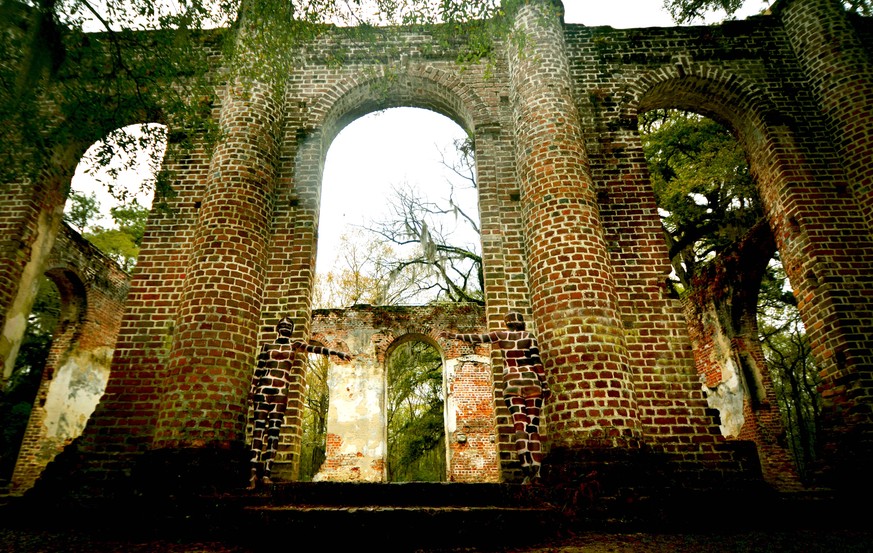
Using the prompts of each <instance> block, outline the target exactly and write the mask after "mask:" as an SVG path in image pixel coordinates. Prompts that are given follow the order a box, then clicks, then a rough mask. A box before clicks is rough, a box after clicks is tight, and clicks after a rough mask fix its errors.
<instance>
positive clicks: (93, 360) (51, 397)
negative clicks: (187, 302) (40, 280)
mask: <svg viewBox="0 0 873 553" xmlns="http://www.w3.org/2000/svg"><path fill="white" fill-rule="evenodd" d="M45 275H46V276H47V277H48V278H49V279H51V281H52V282H53V283H54V284H55V286H56V287H57V288H58V292H59V293H60V302H61V305H60V318H59V321H58V324H57V327H56V328H55V330H54V334H53V339H52V345H51V350H50V351H49V355H48V358H47V360H46V364H45V367H44V369H43V374H42V380H41V382H40V386H39V389H38V391H37V394H36V398H35V400H34V405H33V410H32V411H31V415H30V420H29V422H28V425H27V430H26V431H25V435H24V439H23V441H22V444H21V448H20V451H19V456H18V461H17V463H16V465H15V471H14V473H13V475H12V480H11V486H10V489H11V491H12V492H13V493H20V492H22V491H24V490H27V489H29V488H30V487H31V486H33V483H34V482H35V481H36V479H37V478H38V477H39V475H40V473H41V472H42V470H43V469H44V468H45V466H46V465H47V464H48V463H49V462H50V461H51V460H52V459H54V457H55V456H56V455H57V454H58V453H60V452H61V451H62V450H63V448H64V447H65V446H67V445H69V444H70V443H71V442H72V441H73V440H74V439H75V438H76V437H78V436H79V435H80V434H81V433H82V431H83V430H84V428H85V425H86V423H87V421H88V419H89V418H90V416H91V413H92V412H93V411H94V409H95V408H96V406H97V403H98V402H99V400H100V398H101V396H102V395H103V391H104V390H105V388H106V383H107V381H108V380H109V373H110V365H111V361H112V352H113V349H114V346H115V342H116V339H117V337H118V330H119V326H120V324H121V317H122V314H123V313H124V305H125V300H126V299H127V290H128V286H129V277H128V275H127V274H126V273H125V272H124V271H122V270H121V269H120V268H119V267H118V266H117V265H116V264H115V263H114V262H113V261H112V260H110V259H109V258H108V257H106V256H105V255H104V254H102V253H101V252H100V251H99V250H97V249H96V248H95V247H94V246H92V245H91V244H90V243H88V242H86V241H85V240H84V239H83V238H82V237H81V236H80V235H79V234H78V233H77V232H76V231H74V230H72V229H71V228H70V227H68V226H66V225H63V226H62V227H61V231H60V233H59V234H58V236H57V238H56V239H55V241H54V244H53V246H52V249H51V252H50V255H49V256H48V264H47V268H46V271H45Z"/></svg>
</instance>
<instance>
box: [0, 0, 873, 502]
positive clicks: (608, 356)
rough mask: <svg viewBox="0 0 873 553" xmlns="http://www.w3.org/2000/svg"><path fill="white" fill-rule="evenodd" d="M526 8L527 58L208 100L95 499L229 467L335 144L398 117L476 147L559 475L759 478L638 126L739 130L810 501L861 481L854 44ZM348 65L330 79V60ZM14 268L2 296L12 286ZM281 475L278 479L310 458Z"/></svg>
mask: <svg viewBox="0 0 873 553" xmlns="http://www.w3.org/2000/svg"><path fill="white" fill-rule="evenodd" d="M540 9H541V6H540V4H539V3H537V2H533V3H529V4H526V5H524V6H522V7H519V8H518V11H517V12H515V13H514V14H513V15H512V17H513V18H514V19H513V21H514V25H515V28H516V29H517V30H518V31H520V32H524V33H525V34H526V35H527V36H529V37H531V38H533V40H531V41H530V47H531V48H532V49H533V51H532V52H528V53H526V55H518V52H517V51H515V50H513V48H512V47H509V48H505V50H502V51H501V52H500V53H499V54H498V55H495V56H494V57H493V59H492V60H491V62H490V63H487V64H486V63H482V64H470V65H467V66H465V67H463V68H461V67H459V66H458V65H457V64H456V63H455V61H454V60H455V57H456V53H455V52H453V51H441V50H440V49H439V47H437V46H436V44H435V41H434V39H433V37H432V36H431V35H430V34H429V33H428V32H427V31H426V30H422V31H409V32H399V33H391V34H389V33H386V34H385V35H384V36H383V37H381V38H380V39H379V40H377V41H376V42H375V44H378V46H374V45H373V44H374V43H357V42H355V39H354V37H353V36H351V35H347V34H346V33H344V32H343V31H339V30H337V31H336V32H334V33H330V34H328V35H327V36H324V37H322V38H321V39H319V41H318V42H317V43H316V44H314V45H313V46H312V47H311V48H310V49H309V50H308V51H307V52H306V55H302V57H301V63H300V64H299V65H298V67H296V69H295V70H294V71H293V72H292V73H291V74H289V75H288V77H287V80H286V81H285V83H284V85H285V86H284V87H283V89H282V92H281V93H277V92H276V91H275V89H273V88H271V87H267V86H264V87H258V86H257V85H255V88H254V89H253V92H252V93H251V94H241V93H239V92H238V90H237V89H236V88H225V87H218V88H217V90H218V97H219V100H218V101H217V102H216V104H215V106H214V115H215V117H216V119H217V120H218V121H219V122H220V124H221V126H222V128H223V129H224V130H225V134H224V136H223V138H222V140H221V141H220V142H219V144H218V145H217V147H216V149H215V150H214V151H213V152H211V153H210V152H208V151H207V149H206V148H205V146H204V147H201V148H195V149H194V150H192V151H190V152H188V153H187V154H186V155H185V156H184V157H175V158H174V157H172V156H170V157H168V160H167V162H166V166H167V168H168V169H169V170H171V171H172V174H173V175H174V181H173V183H172V184H173V186H174V188H175V189H176V191H177V192H178V195H177V196H176V197H175V198H173V199H172V200H171V201H170V204H171V205H170V207H171V209H172V211H171V212H155V213H153V214H152V216H151V218H150V220H149V226H148V229H147V232H146V236H145V238H144V242H143V246H142V253H141V255H140V260H139V263H138V266H137V271H136V273H135V274H134V275H133V280H132V283H131V290H130V294H129V296H128V307H127V311H126V313H125V316H124V318H123V320H122V322H121V331H120V334H119V340H118V343H117V345H116V351H115V356H114V358H113V362H112V375H111V378H110V380H109V383H108V386H107V391H106V394H105V395H104V398H103V400H102V401H101V404H100V405H99V406H98V408H97V411H96V412H95V414H94V416H92V418H91V421H90V422H89V425H88V428H87V429H86V431H85V434H84V435H83V436H82V438H81V439H80V440H78V443H77V449H76V455H79V456H80V457H81V458H84V459H87V460H88V466H89V467H90V468H91V469H92V470H90V473H89V474H90V476H89V477H90V478H92V479H93V480H94V482H95V486H97V487H99V483H100V481H101V479H102V478H112V477H113V475H117V474H118V473H119V472H120V469H119V467H129V466H131V465H132V464H133V465H135V464H137V463H138V462H140V461H138V459H139V458H140V457H141V456H143V455H145V456H146V458H148V456H149V455H150V454H152V455H153V454H155V453H161V454H165V453H168V452H178V453H179V454H180V456H182V457H184V456H185V455H195V456H196V455H198V452H202V451H204V448H206V449H209V451H226V452H229V453H228V455H229V456H233V455H237V454H239V455H243V456H244V446H243V445H242V442H243V441H244V433H245V432H244V429H245V418H246V417H245V413H246V396H247V392H248V387H249V378H250V367H251V362H252V359H253V355H254V353H253V352H255V351H256V349H257V344H258V343H261V342H263V341H264V340H265V336H266V334H267V333H268V332H269V331H271V330H272V326H271V325H272V324H273V322H274V321H276V320H278V319H279V318H280V317H281V316H283V315H285V314H291V316H292V317H294V319H295V322H296V323H297V324H296V328H297V334H296V335H295V339H305V338H308V337H309V336H310V335H311V332H312V329H313V327H312V314H311V308H310V301H311V300H310V297H311V294H310V292H311V287H312V279H313V271H314V260H315V253H316V252H315V243H316V236H317V228H318V220H319V195H320V193H319V190H320V181H321V172H322V168H323V163H324V157H325V154H326V152H327V149H328V147H329V146H330V142H331V140H332V139H333V138H334V137H335V136H336V134H337V133H338V132H339V131H340V130H341V129H342V128H343V127H344V126H345V125H346V124H347V123H348V122H350V121H352V120H353V119H355V118H356V117H359V116H361V115H363V114H365V113H368V112H371V111H374V110H378V109H384V108H389V107H394V106H414V107H422V108H426V109H431V110H434V111H436V112H439V113H442V114H444V115H446V116H448V117H450V118H452V119H453V120H455V121H456V122H458V123H459V124H460V125H461V126H462V127H463V128H465V129H466V130H467V131H468V132H470V133H471V135H472V136H473V137H474V138H475V145H476V152H475V153H476V165H477V173H478V178H479V210H480V218H481V228H482V249H483V263H484V267H485V290H484V292H485V300H486V308H485V320H486V325H487V327H488V329H498V328H500V326H501V323H500V321H501V319H502V316H503V315H504V314H505V313H506V312H507V311H509V310H516V311H520V312H522V313H523V314H524V315H525V317H526V318H527V320H529V321H530V322H531V327H532V328H531V330H533V331H534V332H535V333H536V334H537V335H538V336H539V338H540V345H541V348H542V352H543V358H544V361H545V363H546V370H547V374H548V378H549V381H550V385H551V388H552V390H553V392H554V393H553V396H552V398H551V401H550V406H549V411H548V414H547V417H546V424H547V426H548V428H549V434H550V445H551V454H550V457H551V459H552V463H553V467H552V468H553V474H555V475H558V474H562V473H563V472H562V471H564V469H565V468H567V467H570V466H572V465H574V464H576V465H579V466H580V467H583V466H585V465H586V463H588V462H589V460H590V459H593V458H595V457H597V455H599V454H601V453H603V452H609V451H618V452H643V453H645V455H649V456H652V455H654V456H657V457H658V459H661V460H666V462H668V463H669V464H670V466H671V467H672V469H671V471H670V472H669V474H671V477H672V478H674V479H676V480H679V479H683V478H685V477H686V476H687V477H690V478H688V480H695V481H698V479H697V477H700V478H701V479H702V478H704V477H705V475H706V474H709V475H717V476H718V478H722V479H724V478H730V477H731V475H734V476H740V477H743V478H746V477H749V475H750V474H753V473H754V472H755V470H756V469H755V466H756V463H757V460H756V459H754V458H750V457H749V455H748V450H746V449H744V448H743V447H740V446H739V445H738V444H736V443H732V442H730V441H727V440H725V439H724V437H722V436H721V434H720V432H719V430H718V428H717V420H716V418H715V417H714V413H713V411H712V410H711V409H710V408H709V406H708V405H707V402H706V398H705V397H704V394H703V391H702V390H701V383H700V381H699V377H698V373H697V370H696V369H695V365H694V355H693V348H692V341H691V339H690V338H689V330H688V328H687V325H686V322H685V317H684V315H683V309H682V305H681V304H680V303H679V301H678V300H676V299H675V298H672V297H671V296H670V295H669V294H668V293H667V289H666V287H665V278H666V276H667V274H668V272H669V270H670V266H669V262H668V258H667V250H666V245H665V243H664V240H663V237H662V234H661V228H660V221H659V217H658V213H657V209H656V205H655V199H654V195H653V192H652V188H651V185H650V183H649V177H648V173H647V167H646V163H645V160H644V157H643V152H642V146H641V141H640V137H639V133H638V130H637V115H638V114H639V113H641V112H644V111H646V110H650V109H655V108H678V109H687V110H692V111H696V112H699V113H702V114H704V115H707V116H710V117H713V118H714V119H716V120H718V121H720V122H723V123H725V124H727V125H729V126H730V127H731V128H733V129H734V130H735V131H736V134H737V136H738V138H739V140H740V142H741V143H742V144H743V146H744V147H745V149H746V151H747V153H748V155H749V161H750V165H751V168H752V171H753V174H754V176H755V178H756V180H757V182H758V184H759V189H760V192H761V196H762V199H763V202H764V206H765V212H766V216H767V219H768V222H769V225H770V228H771V230H772V232H773V234H774V236H775V239H776V243H777V246H778V249H779V252H780V255H781V258H782V260H783V262H784V265H785V267H786V271H787V272H788V275H789V277H790V279H791V283H792V286H793V288H794V290H795V293H796V296H797V298H798V304H799V308H800V311H801V313H802V315H803V317H804V322H805V324H806V327H807V329H808V332H809V336H810V339H811V342H812V344H813V347H814V353H815V355H816V358H817V359H818V360H819V362H820V364H821V366H822V369H823V373H822V375H823V378H824V385H823V389H822V393H823V400H824V411H825V418H824V421H823V422H824V427H823V433H824V436H825V447H824V450H823V454H824V457H823V459H824V463H823V467H822V474H824V475H829V476H825V477H824V480H823V481H827V482H829V483H837V484H839V482H838V481H834V480H832V479H833V478H835V477H838V476H845V477H848V475H854V476H856V477H862V478H863V475H864V474H866V473H867V472H866V471H865V470H863V467H861V466H860V465H859V464H858V462H857V461H853V455H852V453H853V452H858V451H860V452H867V451H870V438H871V436H873V429H871V427H870V425H871V412H870V393H871V384H873V383H871V382H870V381H869V378H868V377H866V376H865V375H869V374H870V368H871V366H873V359H871V355H873V354H871V351H873V348H871V347H870V340H871V332H870V329H871V326H873V306H871V298H870V295H869V290H870V289H871V286H870V282H869V281H870V274H869V267H870V266H873V264H871V262H873V259H871V257H873V247H871V246H873V244H871V243H870V220H871V214H870V209H871V204H873V198H871V194H870V192H869V191H870V190H873V186H871V184H873V183H871V179H873V174H871V171H870V169H869V167H870V161H869V160H870V159H873V155H871V153H873V152H871V149H873V145H871V142H870V141H871V138H870V137H871V135H873V133H871V132H870V129H871V121H870V118H871V117H873V109H870V108H871V103H873V93H871V92H870V91H871V90H873V76H871V74H873V73H871V69H870V59H871V54H870V48H869V45H870V43H871V39H870V31H869V29H870V26H869V25H868V23H869V22H868V21H867V20H858V19H853V18H849V17H847V16H846V15H845V13H843V12H842V11H841V9H840V8H839V6H838V3H837V2H831V1H830V0H813V1H805V2H799V1H796V0H784V1H780V2H777V4H776V5H775V6H774V9H773V14H772V15H770V16H766V17H756V18H752V19H750V20H748V21H743V22H735V23H728V24H724V25H721V26H713V27H689V28H652V29H626V30H616V29H611V28H607V27H585V26H582V25H562V24H561V23H560V21H559V20H558V19H557V18H556V17H554V16H553V15H551V14H540V13H538V11H539V10H540ZM339 47H342V49H343V51H345V52H348V56H347V59H346V60H345V62H344V63H343V64H342V65H336V64H329V63H326V62H325V61H324V60H325V59H328V58H329V57H330V56H328V55H327V54H329V53H331V52H335V51H336V50H337V48H339ZM374 48H378V49H379V50H378V52H379V53H381V54H383V55H384V56H385V60H386V61H379V60H378V59H374V56H373V55H372V53H373V49H374ZM501 48H502V47H501ZM401 53H402V55H401ZM527 54H529V55H527ZM823 60H825V61H823ZM835 75H836V76H835ZM839 75H852V78H851V79H845V78H841V77H839ZM847 137H851V139H848V138H847ZM837 138H839V139H837ZM27 193H28V192H27V189H26V188H22V189H21V190H20V191H19V193H18V195H12V197H7V198H3V199H0V201H2V202H3V204H2V205H0V208H2V210H3V212H4V213H5V212H12V211H13V210H15V209H16V207H15V205H16V203H19V204H20V203H21V199H22V197H24V196H26V194H27ZM38 211H39V210H38V209H37V210H35V212H38ZM326 216H327V215H326ZM32 219H33V218H32V217H31V218H30V219H28V218H26V217H25V218H24V219H23V220H28V221H29V220H32ZM7 230H8V229H7ZM19 230H20V229H19ZM8 232H13V230H8ZM4 237H5V240H6V242H4V244H10V243H15V240H16V239H15V238H10V237H9V235H4ZM4 252H5V253H4V257H3V263H4V264H3V265H2V267H3V271H4V273H3V274H6V275H7V280H5V281H4V284H3V286H4V288H3V294H4V295H2V296H0V297H4V298H8V297H11V296H14V289H15V286H16V283H17V282H18V276H17V275H20V274H21V269H20V267H21V266H22V263H21V262H20V261H18V258H17V257H16V255H18V254H13V253H10V250H8V249H7V250H4ZM10 267H11V269H10ZM10 290H12V291H10ZM494 370H495V371H498V370H499V361H498V362H496V363H495V365H494ZM300 393H302V387H301V389H300V390H298V397H302V396H300ZM495 401H496V399H495ZM495 405H497V406H498V407H497V409H496V410H497V411H498V413H499V410H500V408H499V404H498V403H495ZM301 408H302V407H301V406H300V403H299V400H298V401H297V403H296V407H292V409H290V410H289V413H288V425H289V426H292V427H293V426H294V423H295V421H297V420H299V413H300V409H301ZM847 413H851V414H850V415H847ZM498 428H500V427H498ZM291 441H292V442H294V439H292V440H291ZM110 451H111V452H113V454H112V455H110V456H106V455H103V453H105V452H110ZM239 455H237V457H239ZM284 455H285V460H286V462H287V463H288V469H287V470H288V473H287V474H289V475H290V476H292V477H293V475H294V474H295V473H296V463H297V460H295V456H297V455H299V441H297V443H287V444H286V451H285V452H284ZM504 455H505V454H504V453H503V452H501V456H504ZM605 455H606V457H605V458H606V459H608V456H609V454H608V453H605ZM182 457H180V458H182ZM235 458H236V457H235ZM861 458H865V457H864V455H863V454H862V455H861ZM502 460H504V461H505V459H502ZM142 463H147V461H142ZM178 464H180V465H181V464H184V463H181V461H180V462H178ZM218 464H220V465H221V466H229V465H227V463H225V462H224V461H222V462H221V463H218ZM502 470H503V474H502V478H508V479H511V478H512V474H511V470H509V469H508V468H507V465H506V464H505V463H504V466H503V467H502ZM113 471H114V472H113ZM204 472H208V471H204ZM570 473H572V470H571V471H570ZM828 478H831V480H828Z"/></svg>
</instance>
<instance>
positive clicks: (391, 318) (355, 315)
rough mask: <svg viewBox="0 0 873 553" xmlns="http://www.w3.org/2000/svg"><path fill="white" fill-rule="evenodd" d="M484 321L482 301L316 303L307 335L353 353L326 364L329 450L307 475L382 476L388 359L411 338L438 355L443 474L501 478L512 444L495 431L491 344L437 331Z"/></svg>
mask: <svg viewBox="0 0 873 553" xmlns="http://www.w3.org/2000/svg"><path fill="white" fill-rule="evenodd" d="M484 329H485V316H484V309H483V308H482V307H480V306H477V305H471V304H443V305H436V306H422V307H378V306H377V307H373V306H354V307H351V308H349V309H330V310H317V311H314V312H313V314H312V338H311V340H313V341H314V342H316V343H319V344H322V345H325V346H327V347H329V348H331V349H334V350H338V351H345V352H348V353H351V354H352V355H354V361H353V362H352V363H350V364H342V365H333V366H331V367H330V369H329V371H330V374H329V376H328V382H329V390H330V396H329V405H330V408H329V414H328V420H327V444H328V451H327V455H326V459H325V461H324V464H323V465H322V467H321V470H320V471H319V472H318V474H317V475H316V477H315V478H314V479H313V480H315V481H371V482H385V481H388V471H387V467H386V464H385V463H386V459H387V444H386V442H385V440H386V436H387V434H386V430H385V425H386V408H387V406H386V398H387V386H388V385H389V383H388V375H387V374H386V366H387V365H386V363H387V361H388V359H389V358H390V355H391V351H393V350H394V348H396V347H397V346H398V345H399V344H402V343H404V342H407V341H411V340H416V341H422V342H425V343H427V344H429V345H431V346H433V347H435V348H436V349H437V351H439V353H440V355H441V356H442V358H443V369H442V370H443V386H444V390H445V402H444V407H443V409H444V418H445V432H446V445H447V447H446V450H447V456H446V481H448V482H497V481H499V480H500V473H501V471H500V466H499V465H500V461H501V459H502V460H503V462H504V464H506V465H508V466H509V465H510V464H511V462H512V459H510V455H509V453H510V452H511V451H512V449H513V445H514V444H513V442H511V441H510V436H509V433H508V432H507V431H506V429H504V431H503V432H498V431H497V420H498V417H500V419H501V420H502V424H503V425H504V426H505V425H507V417H508V412H507V410H506V408H505V407H503V408H501V409H499V410H498V412H497V413H495V398H501V397H502V395H501V394H502V392H501V390H502V382H501V378H500V376H501V375H500V374H499V373H498V374H493V373H492V368H491V367H492V364H491V352H490V349H491V348H490V347H488V346H487V345H484V344H479V345H475V346H474V345H469V344H458V343H454V342H453V341H447V340H445V339H443V338H440V336H439V334H440V332H441V331H447V332H476V333H481V332H484ZM496 353H497V352H495V354H496ZM495 383H496V385H495ZM500 403H502V401H498V404H500ZM298 428H299V426H297V427H294V426H289V427H287V428H286V430H287V431H288V433H289V435H286V436H285V439H284V442H285V444H286V448H285V450H286V451H293V450H292V449H291V448H290V447H288V446H290V444H293V443H294V442H295V441H297V440H296V439H294V435H293V433H294V431H295V430H297V429H298ZM298 439H299V438H298ZM498 439H499V440H498ZM289 457H290V456H289ZM289 457H286V458H280V459H279V463H278V464H279V465H280V466H279V467H277V469H275V470H276V471H277V472H282V471H283V470H284V471H285V472H286V473H287V472H289V471H290V470H292V469H293V457H290V458H289ZM283 464H284V465H285V466H284V467H282V465H283ZM507 470H510V469H509V468H508V469H507Z"/></svg>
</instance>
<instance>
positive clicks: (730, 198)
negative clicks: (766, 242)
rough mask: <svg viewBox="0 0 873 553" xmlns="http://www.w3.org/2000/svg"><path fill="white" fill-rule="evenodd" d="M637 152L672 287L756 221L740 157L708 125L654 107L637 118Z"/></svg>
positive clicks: (732, 142)
mask: <svg viewBox="0 0 873 553" xmlns="http://www.w3.org/2000/svg"><path fill="white" fill-rule="evenodd" d="M640 132H641V134H642V139H643V150H644V153H645V156H646V160H647V161H648V163H649V171H650V174H651V178H652V185H653V186H654V190H655V199H656V200H657V203H658V207H659V209H660V212H661V216H662V217H661V219H662V223H663V227H664V234H665V237H666V239H667V244H668V247H669V250H670V260H671V263H672V264H673V268H674V272H675V275H676V278H677V279H678V284H679V285H680V286H681V287H682V288H683V289H686V290H687V289H688V288H689V287H690V280H691V278H692V277H693V276H694V275H695V274H696V273H697V271H699V269H700V268H701V266H702V265H703V264H705V263H706V262H707V261H708V260H711V259H712V258H713V257H714V256H716V255H718V254H719V253H721V252H722V251H724V250H725V249H726V248H728V247H729V246H731V245H732V244H733V243H734V242H735V241H736V240H738V239H739V238H741V237H742V236H743V235H744V234H745V233H746V232H747V231H748V230H749V229H750V228H752V226H753V225H754V224H755V223H756V222H757V221H758V220H759V219H760V218H761V217H762V216H763V211H762V209H761V202H760V200H759V198H758V192H757V189H756V187H755V183H754V181H753V179H752V177H751V174H750V172H749V167H748V164H747V162H746V157H745V152H744V151H743V149H742V147H741V146H740V144H739V143H738V142H737V141H736V139H735V138H734V137H733V135H732V134H731V133H730V131H728V130H727V129H725V128H724V127H723V126H721V125H719V124H718V123H716V122H715V121H713V120H711V119H708V118H705V117H702V116H699V115H697V114H693V113H687V112H680V111H667V110H653V111H651V112H648V113H646V114H644V115H643V116H642V117H641V125H640Z"/></svg>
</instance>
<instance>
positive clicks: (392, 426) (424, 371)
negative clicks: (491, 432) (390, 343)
mask: <svg viewBox="0 0 873 553" xmlns="http://www.w3.org/2000/svg"><path fill="white" fill-rule="evenodd" d="M385 366H386V371H385V373H386V379H387V386H386V389H387V401H386V414H385V415H386V433H387V443H388V467H387V468H388V481H389V482H443V481H445V480H446V431H445V408H444V407H445V385H444V383H443V360H442V356H441V355H440V352H439V351H438V350H437V348H435V347H434V346H433V345H431V344H430V343H428V342H426V341H424V340H422V339H420V338H416V337H410V338H409V339H407V340H405V341H402V342H401V343H399V344H398V345H397V346H395V347H394V348H392V350H391V351H390V352H389V353H388V355H387V357H386V360H385Z"/></svg>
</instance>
